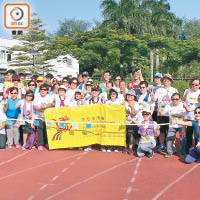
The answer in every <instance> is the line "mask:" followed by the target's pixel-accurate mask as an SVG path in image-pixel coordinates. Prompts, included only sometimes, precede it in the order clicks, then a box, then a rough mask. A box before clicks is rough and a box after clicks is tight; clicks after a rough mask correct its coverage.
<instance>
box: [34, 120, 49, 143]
mask: <svg viewBox="0 0 200 200" xmlns="http://www.w3.org/2000/svg"><path fill="white" fill-rule="evenodd" d="M37 121H39V123H40V124H39V126H37V127H36V129H37V143H38V145H39V146H43V145H45V144H47V133H46V124H45V122H43V121H41V120H37Z"/></svg>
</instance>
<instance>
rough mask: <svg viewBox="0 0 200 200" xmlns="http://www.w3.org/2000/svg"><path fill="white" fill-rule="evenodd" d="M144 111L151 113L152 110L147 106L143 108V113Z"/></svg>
mask: <svg viewBox="0 0 200 200" xmlns="http://www.w3.org/2000/svg"><path fill="white" fill-rule="evenodd" d="M143 112H146V113H151V110H150V108H148V107H147V108H145V109H143V110H142V113H143Z"/></svg>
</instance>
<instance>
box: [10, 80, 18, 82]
mask: <svg viewBox="0 0 200 200" xmlns="http://www.w3.org/2000/svg"><path fill="white" fill-rule="evenodd" d="M12 81H17V82H19V81H20V80H12Z"/></svg>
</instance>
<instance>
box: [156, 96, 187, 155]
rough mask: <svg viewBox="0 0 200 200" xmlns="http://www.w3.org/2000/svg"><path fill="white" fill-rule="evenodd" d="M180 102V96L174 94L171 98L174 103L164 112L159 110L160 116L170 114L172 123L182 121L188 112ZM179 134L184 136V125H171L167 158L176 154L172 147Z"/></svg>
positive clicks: (167, 141) (167, 139) (168, 135)
mask: <svg viewBox="0 0 200 200" xmlns="http://www.w3.org/2000/svg"><path fill="white" fill-rule="evenodd" d="M180 100H181V99H180V94H179V93H174V94H173V95H172V97H171V101H172V103H170V104H168V105H167V106H166V107H165V109H164V110H162V109H159V110H158V112H159V114H160V116H163V115H165V114H169V120H170V121H177V120H182V119H183V118H184V117H185V116H186V110H185V108H184V106H183V103H182V102H181V101H180ZM177 132H179V133H182V134H184V133H183V132H182V125H178V124H170V125H169V130H168V133H167V138H166V143H167V154H166V155H165V157H166V158H168V157H170V156H171V155H172V154H173V153H175V152H174V151H173V148H172V145H173V141H174V139H175V135H176V133H177Z"/></svg>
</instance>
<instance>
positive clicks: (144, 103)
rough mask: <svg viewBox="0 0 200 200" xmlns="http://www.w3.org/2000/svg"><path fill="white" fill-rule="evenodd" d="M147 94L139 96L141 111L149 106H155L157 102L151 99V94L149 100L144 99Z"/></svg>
mask: <svg viewBox="0 0 200 200" xmlns="http://www.w3.org/2000/svg"><path fill="white" fill-rule="evenodd" d="M146 95H147V94H142V95H139V96H138V103H139V106H140V112H142V111H143V110H145V109H146V108H147V107H155V102H153V101H152V100H151V96H150V94H149V96H148V99H147V101H144V99H145V97H146Z"/></svg>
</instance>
